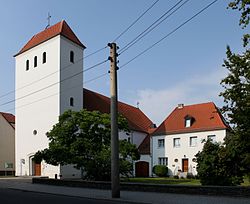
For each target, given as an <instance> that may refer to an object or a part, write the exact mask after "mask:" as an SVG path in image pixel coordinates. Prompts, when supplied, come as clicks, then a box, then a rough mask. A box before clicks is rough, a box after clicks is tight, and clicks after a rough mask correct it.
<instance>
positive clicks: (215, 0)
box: [120, 0, 218, 68]
mask: <svg viewBox="0 0 250 204" xmlns="http://www.w3.org/2000/svg"><path fill="white" fill-rule="evenodd" d="M217 1H218V0H214V1H212V2H211V3H210V4H208V5H207V6H205V7H204V8H203V9H201V10H200V11H199V12H197V13H196V14H195V15H193V16H192V17H191V18H189V19H188V20H186V21H184V22H183V23H182V24H180V25H179V26H178V27H176V28H175V29H174V30H172V31H171V32H169V33H168V34H167V35H165V36H164V37H163V38H161V39H160V40H158V41H157V42H155V43H154V44H152V45H151V46H149V47H148V48H147V49H145V50H143V51H142V52H140V53H139V54H138V55H136V56H135V57H133V58H132V59H130V60H129V61H128V62H126V63H124V64H123V65H121V66H120V68H123V67H125V66H126V65H128V64H129V63H131V62H132V61H134V60H135V59H136V58H138V57H140V56H141V55H143V54H144V53H146V52H147V51H149V50H150V49H152V48H153V47H154V46H156V45H157V44H159V43H160V42H161V41H163V40H165V39H166V38H167V37H169V36H170V35H172V34H173V33H175V32H176V31H177V30H179V29H180V28H181V27H183V26H184V25H185V24H187V23H188V22H190V21H191V20H193V19H194V18H195V17H197V16H198V15H199V14H201V13H202V12H204V11H205V10H206V9H208V8H209V7H210V6H212V5H213V4H214V3H216V2H217Z"/></svg>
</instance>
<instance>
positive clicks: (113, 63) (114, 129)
mask: <svg viewBox="0 0 250 204" xmlns="http://www.w3.org/2000/svg"><path fill="white" fill-rule="evenodd" d="M108 46H109V47H110V58H109V59H110V95H111V96H110V100H111V103H110V104H111V105H110V110H111V188H112V198H120V173H119V138H118V118H117V116H118V114H117V53H116V44H115V43H109V44H108Z"/></svg>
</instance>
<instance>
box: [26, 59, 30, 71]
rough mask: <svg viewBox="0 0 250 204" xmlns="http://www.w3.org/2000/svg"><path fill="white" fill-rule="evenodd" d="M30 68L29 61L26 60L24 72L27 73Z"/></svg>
mask: <svg viewBox="0 0 250 204" xmlns="http://www.w3.org/2000/svg"><path fill="white" fill-rule="evenodd" d="M29 68H30V61H29V60H26V71H28V70H29Z"/></svg>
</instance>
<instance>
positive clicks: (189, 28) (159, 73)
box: [0, 0, 247, 125]
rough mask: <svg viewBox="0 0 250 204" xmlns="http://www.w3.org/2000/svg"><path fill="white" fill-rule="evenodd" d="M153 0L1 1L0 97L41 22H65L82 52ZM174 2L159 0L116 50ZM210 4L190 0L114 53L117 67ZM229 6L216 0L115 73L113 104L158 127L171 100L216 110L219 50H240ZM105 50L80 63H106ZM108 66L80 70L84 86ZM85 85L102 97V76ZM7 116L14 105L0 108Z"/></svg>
mask: <svg viewBox="0 0 250 204" xmlns="http://www.w3.org/2000/svg"><path fill="white" fill-rule="evenodd" d="M153 2H155V0H144V1H142V0H123V1H122V0H106V1H102V0H72V1H69V0H68V1H66V0H43V1H41V0H39V1H38V0H37V1H33V0H22V1H19V0H8V1H0V3H1V7H0V22H1V33H0V36H1V37H0V45H1V46H0V70H1V72H0V96H2V95H3V94H5V93H7V92H9V91H13V90H14V86H15V60H14V57H13V55H14V54H16V53H17V52H18V51H19V50H20V49H21V48H22V46H23V45H24V44H25V43H26V42H27V41H28V40H29V39H30V38H31V37H32V36H33V35H34V34H36V33H38V32H40V31H42V30H43V29H44V28H45V27H46V25H47V20H46V18H47V15H48V12H50V14H51V16H52V18H51V24H55V23H57V22H59V21H61V20H62V19H64V20H66V21H67V23H68V24H69V25H70V27H71V28H72V29H73V31H74V32H75V33H76V35H77V36H78V38H79V39H80V40H81V41H82V43H83V44H84V45H86V47H87V49H86V50H85V55H88V54H90V53H92V52H94V51H96V50H98V49H100V48H102V47H105V46H106V45H107V43H109V42H112V41H113V40H114V39H115V38H116V37H117V36H118V35H119V34H120V33H121V32H122V31H123V30H124V29H126V28H127V27H128V26H129V25H130V24H131V23H132V22H133V21H134V20H135V19H136V18H137V17H138V16H139V15H140V14H142V13H143V12H144V11H145V10H146V9H147V8H148V7H149V6H150V5H152V4H153ZM176 2H178V1H177V0H160V1H159V2H158V3H157V4H156V5H155V6H154V7H153V8H152V9H151V10H150V11H149V12H148V13H147V14H146V15H145V16H144V17H143V18H142V19H141V20H140V21H138V22H137V23H136V24H135V25H134V26H133V27H132V28H131V29H130V30H129V31H128V32H127V33H126V34H125V35H123V36H122V37H121V38H120V39H119V40H118V41H117V45H118V46H119V47H120V48H122V47H124V46H125V45H126V44H127V43H128V42H130V41H131V40H132V39H134V38H135V37H136V36H137V35H138V34H139V33H140V32H142V31H143V30H145V29H146V28H147V27H148V26H149V25H150V24H151V23H153V22H154V21H155V20H156V19H157V18H159V17H160V16H161V15H162V14H163V13H164V12H166V11H167V10H168V9H169V8H170V7H171V6H173V5H174V4H175V3H176ZM210 2H212V0H202V1H200V0H190V1H189V2H187V3H186V4H185V5H184V6H183V7H182V8H181V9H180V10H179V11H178V12H177V13H176V14H174V15H172V16H171V17H170V18H169V19H168V20H166V21H164V22H163V23H162V24H161V25H159V26H158V27H157V28H156V29H155V30H154V31H152V32H151V33H150V34H149V35H147V36H146V37H145V38H143V39H142V40H141V41H139V42H138V43H137V44H136V45H134V46H133V47H131V48H130V49H129V50H127V51H126V52H124V53H123V54H122V55H120V56H119V65H118V66H122V65H123V64H124V63H126V62H127V61H129V60H130V59H131V58H133V57H134V56H136V55H137V54H138V53H140V52H142V51H143V50H144V49H146V48H148V47H149V46H150V45H152V44H153V43H154V42H156V41H158V40H159V39H161V38H162V37H163V36H165V35H166V34H168V33H169V32H171V31H172V30H173V29H174V28H176V27H177V26H179V25H180V24H181V23H183V22H184V21H185V20H187V19H188V18H190V17H191V16H193V15H194V14H195V13H197V12H198V11H199V10H201V9H202V8H203V7H205V6H206V5H207V4H209V3H210ZM228 2H229V1H225V0H219V1H218V2H216V3H215V4H214V5H213V6H211V7H210V8H209V9H207V10H206V11H205V12H203V13H202V14H201V15H199V16H198V17H196V18H195V19H193V20H192V21H190V22H189V23H188V24H186V25H185V26H183V27H182V28H181V29H179V30H178V31H177V32H175V33H174V34H173V35H171V36H169V37H168V38H166V39H165V40H164V41H162V42H161V43H159V44H158V45H157V46H155V47H154V48H152V49H151V50H150V51H148V52H146V53H145V54H144V55H142V56H140V57H138V58H137V59H136V60H134V61H133V62H131V63H129V64H128V65H126V66H125V67H123V68H122V69H120V70H119V72H118V94H119V100H121V101H123V102H126V103H128V104H131V105H134V106H136V104H137V102H139V107H140V109H141V110H142V111H143V112H145V114H146V115H147V116H148V117H149V118H151V120H153V121H154V122H155V123H156V124H158V125H159V123H160V122H162V121H163V120H164V119H165V117H166V116H167V115H168V114H169V113H170V112H171V111H172V110H173V109H174V108H175V107H176V105H177V104H178V103H184V104H194V103H202V102H208V101H213V102H215V104H216V105H217V106H219V107H221V106H222V105H223V99H222V98H221V97H219V96H218V94H219V93H220V91H222V90H223V89H222V87H221V85H220V84H219V83H220V80H221V79H222V78H224V77H225V76H226V74H227V72H226V70H225V69H224V68H223V67H222V64H223V59H225V57H226V55H225V51H226V46H227V45H230V46H231V48H232V49H233V51H235V52H240V51H242V46H241V37H242V34H243V33H244V32H247V30H242V29H241V28H240V27H239V25H238V20H239V13H238V12H236V11H232V10H228V9H226V7H227V4H228ZM108 55H109V49H105V50H103V51H102V52H99V53H98V54H95V55H93V56H91V57H88V58H86V59H85V60H84V68H85V69H86V68H88V67H90V66H92V65H94V64H96V63H98V62H100V61H102V60H105V59H107V57H108ZM108 69H109V63H108V62H107V63H106V64H104V65H101V66H99V67H96V68H95V69H93V70H91V71H88V72H86V73H84V81H89V80H91V79H93V78H95V77H97V76H100V75H102V74H103V73H106V72H107V71H108ZM84 86H85V87H86V88H88V89H91V90H94V91H97V92H99V93H102V94H104V95H109V90H110V88H109V76H108V75H106V76H105V77H102V78H100V79H98V80H94V81H92V82H89V83H86V84H85V85H84ZM13 99H14V94H11V95H8V96H7V97H1V98H0V104H1V103H4V102H6V101H9V100H13ZM7 110H8V111H9V112H12V113H14V103H12V104H8V105H6V106H0V111H7Z"/></svg>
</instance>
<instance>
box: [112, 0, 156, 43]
mask: <svg viewBox="0 0 250 204" xmlns="http://www.w3.org/2000/svg"><path fill="white" fill-rule="evenodd" d="M158 2H159V0H156V1H155V2H154V3H153V4H152V5H151V6H150V7H149V8H148V9H147V10H146V11H144V12H143V13H142V14H141V15H140V16H139V17H138V18H137V19H136V20H135V21H134V22H132V23H131V24H130V26H128V27H127V28H126V29H125V30H124V31H123V32H121V34H120V35H118V36H117V37H116V38H115V39H114V40H113V42H116V41H117V40H118V39H119V38H120V37H121V36H123V35H124V34H125V33H126V32H127V31H128V30H129V29H130V28H131V27H132V26H133V25H135V24H136V23H137V22H138V21H139V20H140V19H141V18H142V17H143V16H144V15H145V14H146V13H147V12H148V11H149V10H150V9H151V8H153V7H154V6H155V5H156V4H157V3H158Z"/></svg>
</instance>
